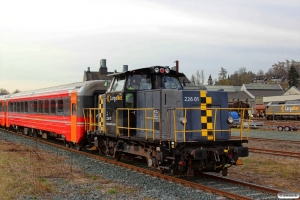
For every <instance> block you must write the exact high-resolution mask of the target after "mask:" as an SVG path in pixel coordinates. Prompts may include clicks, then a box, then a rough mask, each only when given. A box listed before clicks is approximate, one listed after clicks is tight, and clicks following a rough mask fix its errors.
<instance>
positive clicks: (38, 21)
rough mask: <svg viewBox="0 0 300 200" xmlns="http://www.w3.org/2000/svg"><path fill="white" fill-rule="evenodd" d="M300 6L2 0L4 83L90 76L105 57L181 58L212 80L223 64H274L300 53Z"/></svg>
mask: <svg viewBox="0 0 300 200" xmlns="http://www.w3.org/2000/svg"><path fill="white" fill-rule="evenodd" d="M299 10H300V1H299V0H284V1H282V0H263V1H261V0H247V1H242V0H227V1H224V0H219V1H218V0H213V1H212V0H207V1H204V0H186V1H182V0H157V1H156V0H151V1H150V0H149V1H146V0H119V1H116V0H105V1H101V0H84V1H83V0H82V1H80V0H72V1H69V0H51V1H47V0H43V1H40V0H26V1H24V0H10V1H5V0H0V88H5V89H7V90H8V91H9V92H13V91H14V90H15V89H19V90H21V91H26V90H32V89H38V88H43V87H50V86H55V85H61V84H67V83H72V82H78V81H82V79H83V72H84V70H87V67H90V68H91V70H92V71H98V70H99V61H100V59H106V62H107V66H108V71H114V70H117V71H121V70H122V66H123V65H128V66H129V69H135V68H142V67H148V66H153V65H163V66H174V61H175V60H179V68H180V71H181V72H183V73H185V74H186V75H187V77H188V78H190V77H191V75H192V74H195V73H196V71H197V70H199V71H201V70H204V73H205V76H206V77H205V79H206V80H207V79H208V76H209V75H210V74H211V75H212V78H213V79H216V78H218V73H219V71H220V69H221V67H223V68H225V69H227V70H228V73H229V74H232V73H234V72H235V71H237V70H238V69H239V68H241V67H246V68H247V70H248V71H252V72H254V73H257V72H258V71H259V70H260V69H261V70H263V71H264V72H266V71H267V70H268V69H269V68H270V67H271V66H272V65H273V64H274V63H277V62H278V61H285V60H286V59H289V60H291V59H293V60H296V61H300V12H299ZM206 83H207V81H205V84H206Z"/></svg>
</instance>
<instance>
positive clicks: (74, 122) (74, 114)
mask: <svg viewBox="0 0 300 200" xmlns="http://www.w3.org/2000/svg"><path fill="white" fill-rule="evenodd" d="M71 141H72V142H76V141H77V92H76V91H73V92H72V93H71Z"/></svg>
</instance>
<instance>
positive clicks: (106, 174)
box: [0, 131, 218, 200]
mask: <svg viewBox="0 0 300 200" xmlns="http://www.w3.org/2000/svg"><path fill="white" fill-rule="evenodd" d="M0 135H1V139H3V140H7V141H10V142H14V143H21V144H25V145H28V146H36V147H37V148H38V149H42V150H45V151H49V152H52V153H54V154H56V155H61V156H67V157H68V158H69V160H68V161H67V162H69V163H70V162H71V163H73V164H75V163H76V166H77V167H79V168H80V169H81V170H82V172H83V173H87V174H90V175H96V176H101V177H103V178H106V179H110V180H112V181H114V182H115V183H117V184H119V185H120V186H122V185H124V186H126V187H130V188H132V190H133V192H132V193H128V192H127V193H126V192H124V193H113V191H112V192H111V193H107V192H106V193H104V194H103V192H102V191H101V189H99V185H97V184H93V183H92V181H90V182H88V183H76V182H75V183H74V182H69V181H66V180H64V179H55V178H54V179H50V178H49V179H48V178H47V181H51V182H52V183H54V185H55V186H56V187H55V188H56V189H55V192H54V193H55V194H46V195H45V196H42V197H35V196H32V195H28V196H24V197H22V198H20V200H21V199H55V200H58V199H66V200H68V199H72V200H77V199H78V200H83V199H130V200H131V199H160V200H165V199H166V200H169V199H170V200H171V199H178V200H180V199H208V200H209V199H217V198H218V196H216V195H214V194H208V193H206V192H203V191H199V190H196V189H193V188H189V187H185V186H182V185H178V184H175V183H170V182H168V181H165V180H160V179H158V178H153V177H150V176H146V175H144V174H141V173H138V172H134V171H131V170H127V169H125V168H122V167H116V166H112V165H110V164H107V163H103V162H101V161H98V160H94V159H91V158H87V157H85V156H82V155H80V154H77V153H72V152H67V151H64V150H62V149H59V148H55V147H51V146H48V145H45V144H41V143H38V142H34V141H32V140H29V139H26V138H21V137H18V136H14V135H11V134H8V133H5V132H2V131H0Z"/></svg>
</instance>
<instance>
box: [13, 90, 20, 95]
mask: <svg viewBox="0 0 300 200" xmlns="http://www.w3.org/2000/svg"><path fill="white" fill-rule="evenodd" d="M19 92H21V91H20V90H19V89H16V90H15V91H14V92H13V94H16V93H19Z"/></svg>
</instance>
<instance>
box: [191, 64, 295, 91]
mask: <svg viewBox="0 0 300 200" xmlns="http://www.w3.org/2000/svg"><path fill="white" fill-rule="evenodd" d="M299 74H300V62H298V61H294V60H291V61H290V60H286V61H285V62H278V63H275V64H273V65H272V67H271V68H269V69H268V70H267V71H266V72H265V73H264V71H263V70H261V69H260V70H259V71H258V72H257V73H254V72H252V71H248V70H247V68H246V67H241V68H239V69H238V70H237V71H235V72H234V73H233V74H228V71H227V69H225V68H223V67H221V70H220V71H219V73H218V78H215V79H213V80H212V81H209V80H205V77H204V71H203V70H201V71H199V70H197V72H196V73H195V74H193V75H192V77H191V79H190V80H191V82H192V83H193V84H194V85H203V84H204V83H207V84H208V85H211V84H212V85H234V86H241V85H243V84H249V83H252V82H253V80H254V79H255V78H257V79H265V80H267V79H270V78H286V79H287V82H286V83H282V84H283V85H282V86H283V88H286V87H287V86H289V87H292V86H298V84H299ZM284 84H286V85H284Z"/></svg>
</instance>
